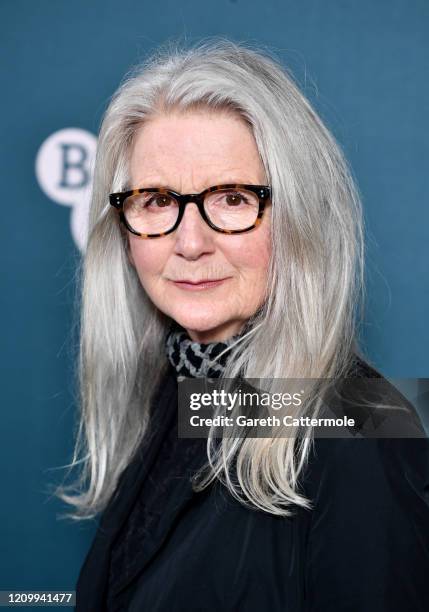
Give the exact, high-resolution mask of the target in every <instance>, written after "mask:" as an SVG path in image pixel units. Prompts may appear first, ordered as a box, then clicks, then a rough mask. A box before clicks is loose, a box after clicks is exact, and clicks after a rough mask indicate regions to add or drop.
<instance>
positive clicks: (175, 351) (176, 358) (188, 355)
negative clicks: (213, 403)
mask: <svg viewBox="0 0 429 612" xmlns="http://www.w3.org/2000/svg"><path fill="white" fill-rule="evenodd" d="M242 333H244V329H243V330H242V331H241V333H239V334H236V335H234V336H232V337H231V338H229V339H226V340H225V341H213V342H197V341H196V340H193V339H192V338H191V337H190V336H189V334H188V332H187V331H186V330H185V329H184V328H183V327H181V326H180V325H178V324H177V323H176V322H174V321H173V322H172V324H171V326H170V329H169V331H168V333H167V337H166V340H165V349H166V354H167V357H168V359H169V361H170V363H171V364H172V365H173V366H174V367H175V369H176V372H177V376H185V377H188V378H194V377H207V378H215V377H218V376H222V374H223V372H224V371H225V366H226V361H227V359H228V357H229V354H230V351H226V353H223V354H221V353H222V352H223V351H224V350H225V349H227V348H228V347H229V346H230V345H231V344H234V343H235V341H236V340H237V339H238V338H239V337H240V336H241V334H242Z"/></svg>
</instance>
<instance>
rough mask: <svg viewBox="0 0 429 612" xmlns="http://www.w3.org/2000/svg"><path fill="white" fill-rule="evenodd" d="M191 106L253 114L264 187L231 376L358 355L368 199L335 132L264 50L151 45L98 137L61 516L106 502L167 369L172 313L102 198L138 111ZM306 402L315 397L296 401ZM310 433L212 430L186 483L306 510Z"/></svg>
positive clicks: (137, 123) (124, 170) (120, 171)
mask: <svg viewBox="0 0 429 612" xmlns="http://www.w3.org/2000/svg"><path fill="white" fill-rule="evenodd" d="M197 107H204V108H207V109H211V110H213V112H216V111H219V112H222V111H225V110H227V111H231V112H233V113H236V114H237V115H239V116H240V117H241V118H242V119H243V120H244V121H246V123H247V124H249V125H250V127H251V129H252V131H253V135H254V138H255V141H256V144H257V147H258V150H259V153H260V156H261V160H262V162H263V165H264V168H265V171H266V175H267V179H268V182H269V184H270V185H271V188H272V216H271V220H272V229H271V234H272V244H273V252H272V258H271V261H270V266H269V272H268V277H267V299H266V302H265V303H264V305H263V307H262V308H260V309H259V310H258V311H257V312H256V313H255V314H254V316H253V317H252V319H251V321H250V323H251V326H250V330H249V331H248V332H246V333H245V334H244V336H243V337H241V338H239V340H238V342H236V343H234V344H233V345H232V347H231V348H230V349H229V350H230V351H231V354H230V355H229V358H228V361H227V366H226V371H225V373H224V378H234V377H236V376H238V375H239V373H240V374H241V375H244V376H245V377H247V378H263V379H278V378H330V377H336V376H342V375H344V374H345V373H346V372H347V370H348V368H349V365H350V363H351V358H352V355H353V353H354V352H355V353H356V352H357V351H358V348H357V342H356V333H355V322H356V315H357V311H358V307H359V305H361V304H362V297H363V255H364V254H363V248H364V245H363V228H362V212H361V203H360V197H359V194H358V190H357V188H356V186H355V183H354V181H353V178H352V175H351V171H350V170H349V168H348V164H347V162H346V160H345V158H344V156H343V153H342V152H341V149H340V147H339V145H338V144H337V142H336V141H335V139H334V137H333V136H332V134H331V133H330V132H329V131H328V129H327V128H326V127H325V126H324V125H323V123H322V121H321V119H320V118H319V117H318V115H317V114H316V112H315V111H314V109H313V108H312V107H311V105H310V103H309V101H308V100H307V99H306V97H305V96H304V95H303V93H301V91H300V89H299V87H298V86H297V84H296V83H295V82H294V79H293V77H292V76H291V75H290V74H289V72H288V70H287V69H285V68H283V67H282V65H281V63H280V62H279V61H278V60H277V59H276V58H275V57H272V56H271V54H270V53H269V52H267V51H266V50H263V51H262V50H261V49H255V48H254V47H253V48H252V47H251V46H250V45H247V44H243V43H234V42H231V41H229V40H225V39H223V38H221V39H215V40H206V41H204V42H200V43H198V44H196V45H194V46H192V47H190V48H180V45H178V44H176V43H175V44H169V45H167V47H166V48H161V49H159V50H158V51H157V52H156V53H155V54H154V55H152V56H151V57H150V58H149V59H148V60H147V61H145V62H144V63H143V64H140V65H139V66H138V67H137V68H135V69H133V70H132V72H131V73H129V74H128V75H126V77H125V79H124V81H123V82H122V84H121V85H120V87H119V89H118V90H117V92H116V93H115V94H114V96H113V98H112V100H111V102H110V104H109V106H108V108H107V110H106V112H105V115H104V119H103V122H102V126H101V130H100V135H99V143H98V150H97V157H96V166H95V174H94V187H93V196H92V202H91V209H90V219H89V238H88V244H87V250H86V254H85V258H84V261H83V263H82V270H81V277H82V280H81V287H82V293H81V321H80V324H81V343H80V353H79V362H78V382H79V389H80V402H81V419H80V424H79V428H78V432H77V439H76V446H75V451H74V456H73V460H72V463H71V464H70V466H69V467H70V468H73V467H78V468H79V469H80V475H79V478H78V480H77V481H76V482H75V483H74V484H73V485H69V486H60V487H59V488H58V489H57V495H58V496H59V497H60V498H61V499H62V500H64V501H65V502H67V503H68V504H71V505H72V506H73V507H74V513H73V514H69V515H68V516H70V517H72V518H74V519H83V518H92V517H93V516H95V515H96V514H97V513H98V512H100V511H102V510H103V509H104V508H105V506H106V504H107V502H108V501H109V499H110V498H111V496H112V494H113V492H114V491H115V488H116V486H117V483H118V478H119V476H120V475H121V473H122V472H123V470H124V469H125V468H126V466H127V465H128V464H129V463H130V461H131V459H132V458H133V456H134V454H135V452H136V450H137V448H138V446H139V445H140V444H141V442H142V439H143V437H144V436H145V432H146V430H147V426H148V418H149V417H148V415H149V407H150V404H151V402H152V400H153V397H154V394H155V392H156V390H157V388H158V386H159V384H160V381H161V379H162V377H163V375H164V374H165V372H166V369H167V357H166V355H165V352H164V350H163V343H164V340H165V336H166V333H167V330H168V326H169V324H170V322H171V320H170V319H169V318H168V317H167V316H166V315H164V314H163V313H162V312H160V311H159V310H158V309H157V308H156V307H155V305H154V304H153V303H152V302H151V301H150V299H149V298H148V296H147V294H146V293H145V291H144V289H143V288H142V286H141V283H140V281H139V278H138V276H137V273H136V271H135V269H134V267H133V266H132V265H131V264H130V262H129V260H128V258H127V255H126V249H127V245H126V240H124V238H125V236H124V230H123V229H122V228H121V227H120V225H119V223H118V219H117V216H116V214H115V211H114V210H113V208H112V207H111V206H110V205H109V204H108V200H107V194H108V193H109V192H113V191H121V190H123V189H125V188H127V186H128V184H129V174H128V166H129V155H130V150H131V147H132V143H133V138H134V136H135V134H136V131H137V130H138V129H139V128H140V127H141V126H142V124H144V122H145V121H147V120H148V119H150V118H151V117H153V116H154V115H156V114H159V113H161V114H162V113H165V112H169V111H170V110H179V111H183V112H187V111H189V110H192V109H194V108H197ZM147 372H151V376H148V375H147ZM266 390H267V391H269V390H270V389H269V388H268V389H266ZM313 402H314V398H313ZM312 405H313V404H312V400H311V398H310V399H309V403H308V404H307V406H305V405H304V406H303V408H302V411H303V412H304V411H308V409H309V406H312ZM307 414H308V412H307ZM309 433H310V435H309V436H308V437H307V438H305V439H304V440H303V441H301V442H300V443H299V444H298V443H297V440H296V439H295V438H291V437H287V438H286V437H285V438H278V439H277V438H276V439H251V438H248V439H240V438H238V437H234V436H232V437H231V438H226V439H223V440H222V442H221V444H220V445H219V447H217V448H215V445H214V439H213V437H212V436H210V437H209V440H208V443H207V464H206V466H205V469H204V470H202V471H201V473H200V474H197V475H196V477H195V478H194V488H195V489H196V490H198V489H201V488H204V487H205V486H207V485H208V484H209V482H211V481H212V480H213V479H215V478H219V479H221V480H222V481H223V482H224V484H225V485H226V486H227V487H228V489H229V491H230V492H231V494H232V495H233V496H234V497H236V498H237V499H240V501H242V503H244V504H246V505H250V506H253V507H258V508H260V509H262V510H265V511H267V512H269V513H272V514H276V515H283V516H287V515H289V514H290V506H291V505H293V504H297V505H299V506H302V507H305V508H309V507H311V502H310V501H309V500H308V499H307V498H305V497H304V496H303V495H301V494H300V493H298V491H297V483H298V476H299V474H300V472H301V470H302V469H303V467H304V466H305V465H306V462H307V460H308V456H309V451H310V448H311V443H312V437H311V431H310V432H309ZM234 458H235V459H236V468H235V469H236V474H234V476H236V478H232V476H233V474H231V471H232V465H233V460H234ZM237 481H238V486H237Z"/></svg>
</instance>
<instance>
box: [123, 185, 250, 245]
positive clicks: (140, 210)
mask: <svg viewBox="0 0 429 612" xmlns="http://www.w3.org/2000/svg"><path fill="white" fill-rule="evenodd" d="M204 210H205V212H206V215H207V217H208V218H209V219H210V221H211V222H212V223H213V225H215V226H216V227H218V228H219V229H225V230H243V229H246V228H247V227H251V226H252V225H254V223H255V221H256V219H257V217H258V211H259V199H258V196H257V195H256V194H255V193H253V192H252V191H247V190H246V189H241V188H240V189H221V190H217V191H211V192H209V193H207V194H206V195H205V198H204ZM124 215H125V218H126V220H127V222H128V224H129V225H130V226H131V227H132V228H133V229H134V230H135V231H136V232H138V233H141V234H158V233H161V232H166V231H168V230H169V229H171V228H172V227H173V226H174V224H175V223H176V221H177V217H178V215H179V203H178V201H177V200H176V199H175V198H174V197H172V196H170V195H169V194H167V193H158V192H151V191H144V192H142V193H138V194H136V195H132V196H129V197H128V198H126V200H125V202H124Z"/></svg>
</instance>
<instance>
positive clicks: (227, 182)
mask: <svg viewBox="0 0 429 612" xmlns="http://www.w3.org/2000/svg"><path fill="white" fill-rule="evenodd" d="M253 182H254V181H250V183H253ZM138 183H139V186H138V187H130V186H129V185H130V183H127V185H126V190H131V189H141V188H142V187H146V186H147V187H155V188H159V189H167V191H174V192H175V193H180V192H178V191H177V189H173V187H170V186H169V185H165V184H163V181H153V182H151V183H149V182H143V181H138ZM250 183H249V180H248V179H241V180H239V181H237V180H232V179H223V180H222V181H216V182H213V183H211V184H210V185H207V187H204V189H201V191H205V190H206V189H208V188H209V187H213V186H215V185H237V184H250ZM199 193H201V192H199Z"/></svg>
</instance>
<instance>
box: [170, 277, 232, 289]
mask: <svg viewBox="0 0 429 612" xmlns="http://www.w3.org/2000/svg"><path fill="white" fill-rule="evenodd" d="M227 279H228V277H226V278H216V279H204V280H200V281H193V280H188V279H184V280H177V281H174V280H173V281H172V282H173V283H174V284H175V285H176V287H179V288H180V289H187V290H191V291H192V290H194V291H198V290H202V289H210V288H212V287H217V286H218V285H220V284H222V283H223V282H224V281H226V280H227Z"/></svg>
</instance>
